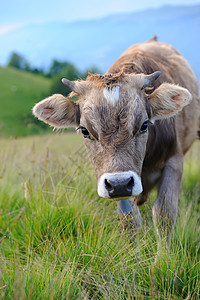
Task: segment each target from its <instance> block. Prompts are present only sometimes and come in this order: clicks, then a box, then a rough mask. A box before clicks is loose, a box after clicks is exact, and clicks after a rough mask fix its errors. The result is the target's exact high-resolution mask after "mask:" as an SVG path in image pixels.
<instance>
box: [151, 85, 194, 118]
mask: <svg viewBox="0 0 200 300" xmlns="http://www.w3.org/2000/svg"><path fill="white" fill-rule="evenodd" d="M191 100H192V95H191V94H190V92H189V91H188V90H187V89H185V88H182V87H180V86H178V85H175V84H170V83H163V84H161V85H160V86H159V87H158V88H157V89H156V90H155V91H154V92H153V93H152V94H151V95H150V98H149V104H150V107H151V110H152V119H153V120H158V119H165V118H169V117H172V116H175V115H176V114H177V113H178V112H179V111H181V110H182V108H183V107H184V106H185V105H187V104H189V103H190V101H191Z"/></svg>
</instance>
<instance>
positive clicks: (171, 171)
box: [152, 154, 183, 253]
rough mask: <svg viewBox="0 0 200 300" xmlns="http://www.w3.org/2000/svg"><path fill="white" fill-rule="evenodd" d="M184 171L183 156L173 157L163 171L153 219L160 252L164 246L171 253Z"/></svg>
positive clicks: (153, 210)
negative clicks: (171, 240) (172, 234)
mask: <svg viewBox="0 0 200 300" xmlns="http://www.w3.org/2000/svg"><path fill="white" fill-rule="evenodd" d="M182 172H183V156H182V155H181V154H176V155H175V156H173V157H171V158H170V159H169V160H168V162H167V164H166V165H165V168H164V170H163V172H162V177H161V182H160V186H159V190H158V197H157V199H156V201H155V203H154V205H153V209H152V212H153V220H154V224H155V226H156V229H157V233H158V236H159V244H158V246H159V248H158V253H159V252H160V251H161V249H162V247H163V246H164V247H165V248H166V249H167V251H168V252H169V253H170V239H171V233H172V229H173V228H174V225H175V221H176V217H177V212H178V195H179V189H180V185H181V179H182Z"/></svg>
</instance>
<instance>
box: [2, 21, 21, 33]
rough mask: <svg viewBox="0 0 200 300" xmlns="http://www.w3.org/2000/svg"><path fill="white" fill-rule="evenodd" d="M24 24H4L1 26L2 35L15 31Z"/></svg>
mask: <svg viewBox="0 0 200 300" xmlns="http://www.w3.org/2000/svg"><path fill="white" fill-rule="evenodd" d="M21 25H22V24H10V25H2V26H0V35H3V34H5V33H8V32H10V31H13V30H15V29H17V28H19V27H20V26H21Z"/></svg>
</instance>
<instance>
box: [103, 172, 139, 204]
mask: <svg viewBox="0 0 200 300" xmlns="http://www.w3.org/2000/svg"><path fill="white" fill-rule="evenodd" d="M141 192H142V184H141V179H140V177H139V176H138V175H137V174H136V173H135V172H133V171H128V172H117V173H105V174H103V175H102V176H101V177H100V179H99V181H98V194H99V196H101V197H104V198H123V197H130V196H136V195H139V194H140V193H141Z"/></svg>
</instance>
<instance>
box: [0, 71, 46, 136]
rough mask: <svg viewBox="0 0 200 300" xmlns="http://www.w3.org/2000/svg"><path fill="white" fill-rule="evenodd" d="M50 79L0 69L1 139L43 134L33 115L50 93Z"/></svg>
mask: <svg viewBox="0 0 200 300" xmlns="http://www.w3.org/2000/svg"><path fill="white" fill-rule="evenodd" d="M49 86H50V80H48V79H46V78H43V77H40V76H36V75H33V74H30V73H27V72H23V71H19V70H16V69H13V68H2V67H0V105H1V109H0V137H9V136H24V135H28V134H33V133H38V132H40V131H42V129H41V128H42V127H40V126H38V121H36V119H34V118H33V117H32V115H31V109H32V107H33V105H34V104H35V103H36V102H38V101H40V100H42V99H43V98H44V97H46V96H48V94H49Z"/></svg>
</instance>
